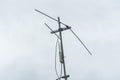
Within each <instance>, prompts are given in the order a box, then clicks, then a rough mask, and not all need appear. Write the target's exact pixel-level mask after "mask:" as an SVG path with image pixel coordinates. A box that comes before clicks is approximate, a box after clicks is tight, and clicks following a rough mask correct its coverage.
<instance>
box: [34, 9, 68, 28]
mask: <svg viewBox="0 0 120 80" xmlns="http://www.w3.org/2000/svg"><path fill="white" fill-rule="evenodd" d="M35 11H37V12H39V13H41V14H43V15H45V16H47V17H49V18H50V19H52V20H54V21H57V22H58V20H57V19H55V18H53V17H51V16H49V15H47V14H45V13H43V12H41V11H39V10H37V9H35ZM60 23H61V24H63V25H64V26H66V27H70V26H68V25H67V24H65V23H63V22H60Z"/></svg>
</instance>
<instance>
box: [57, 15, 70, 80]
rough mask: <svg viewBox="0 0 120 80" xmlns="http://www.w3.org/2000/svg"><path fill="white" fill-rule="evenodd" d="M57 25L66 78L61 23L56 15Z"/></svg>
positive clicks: (65, 76)
mask: <svg viewBox="0 0 120 80" xmlns="http://www.w3.org/2000/svg"><path fill="white" fill-rule="evenodd" d="M58 25H59V36H60V44H61V54H62V60H63V69H64V78H65V80H67V78H68V77H67V75H66V67H65V60H64V51H63V41H62V32H61V25H60V18H59V17H58Z"/></svg>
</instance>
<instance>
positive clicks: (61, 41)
mask: <svg viewBox="0 0 120 80" xmlns="http://www.w3.org/2000/svg"><path fill="white" fill-rule="evenodd" d="M35 11H37V12H39V13H41V14H43V15H44V16H46V17H49V18H50V19H52V20H54V21H56V22H58V27H59V28H58V30H54V31H53V30H52V29H51V28H50V27H49V26H48V25H47V24H46V23H45V25H46V26H47V27H48V28H49V29H50V30H51V34H55V35H56V36H57V37H58V39H59V40H60V50H61V52H60V55H61V56H60V63H61V64H62V67H63V70H64V76H60V77H59V78H58V79H56V80H60V79H61V78H64V80H67V78H68V77H69V75H67V74H66V66H65V59H64V49H63V40H62V31H64V30H68V29H69V30H70V31H71V32H72V33H73V35H74V36H75V37H76V38H77V39H78V40H79V42H80V43H81V44H82V45H83V47H84V48H85V49H86V50H87V52H88V53H89V54H90V55H92V53H91V52H90V50H89V49H88V48H87V47H86V46H85V44H84V43H83V41H82V40H81V39H80V38H79V37H78V36H77V35H76V34H75V32H74V31H73V30H72V29H71V27H70V26H68V25H67V24H65V23H63V22H61V21H60V17H58V19H55V18H53V17H51V16H49V15H47V14H45V13H43V12H41V11H39V10H37V9H35ZM61 24H62V25H64V26H65V28H61ZM57 32H58V33H59V35H57V34H56V33H57Z"/></svg>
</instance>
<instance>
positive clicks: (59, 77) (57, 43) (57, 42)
mask: <svg viewBox="0 0 120 80" xmlns="http://www.w3.org/2000/svg"><path fill="white" fill-rule="evenodd" d="M59 44H60V43H59V38H58V39H57V41H56V45H55V72H56V75H57V77H58V79H59V80H61V77H62V63H61V70H60V75H59V74H58V71H57V66H56V61H57V47H58V45H59Z"/></svg>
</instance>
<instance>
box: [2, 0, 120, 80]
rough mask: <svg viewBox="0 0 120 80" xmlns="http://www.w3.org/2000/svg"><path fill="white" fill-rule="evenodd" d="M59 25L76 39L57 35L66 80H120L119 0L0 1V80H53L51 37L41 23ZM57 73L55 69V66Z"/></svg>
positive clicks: (67, 35) (53, 38)
mask: <svg viewBox="0 0 120 80" xmlns="http://www.w3.org/2000/svg"><path fill="white" fill-rule="evenodd" d="M35 8H37V9H39V10H41V11H43V12H45V13H47V14H49V15H51V16H53V17H55V18H57V17H58V16H60V17H61V20H62V21H63V22H65V23H66V24H68V25H71V26H72V29H73V30H74V31H75V32H76V34H78V36H79V37H80V38H81V39H82V40H83V41H84V43H85V44H86V45H87V46H88V48H89V49H90V50H91V52H92V53H93V56H92V57H91V56H90V55H89V54H88V53H87V51H86V50H85V49H84V48H83V47H82V45H81V44H80V43H79V41H78V40H77V39H75V38H74V36H73V35H72V33H71V32H70V31H66V32H64V33H63V38H64V39H63V40H64V51H65V60H66V67H67V73H68V74H69V75H70V78H69V80H120V76H119V74H120V63H119V61H120V58H119V57H120V54H119V53H120V49H119V47H120V37H119V35H120V27H119V26H120V23H119V21H120V1H119V0H0V80H55V79H56V75H55V71H54V48H55V42H56V39H57V38H56V36H54V35H51V34H50V31H49V29H47V28H46V27H45V25H44V23H45V22H46V23H48V24H49V25H50V26H51V28H53V29H57V23H56V22H54V21H52V20H50V19H49V18H46V17H45V16H43V15H41V14H39V13H37V12H35V11H34V9H35ZM58 68H59V67H58Z"/></svg>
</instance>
